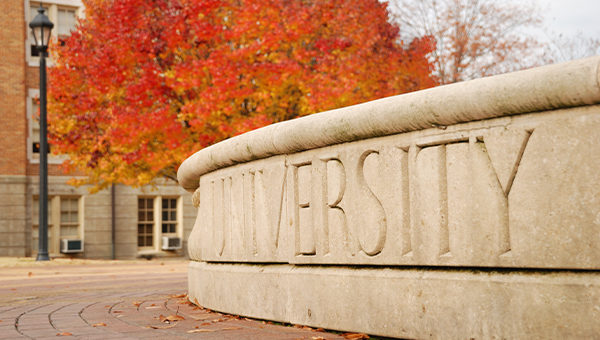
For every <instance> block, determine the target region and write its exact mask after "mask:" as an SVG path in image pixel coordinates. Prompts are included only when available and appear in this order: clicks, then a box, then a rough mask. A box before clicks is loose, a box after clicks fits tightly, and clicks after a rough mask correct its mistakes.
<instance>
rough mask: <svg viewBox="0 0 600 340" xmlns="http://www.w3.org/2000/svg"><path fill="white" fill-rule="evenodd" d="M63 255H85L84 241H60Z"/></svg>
mask: <svg viewBox="0 0 600 340" xmlns="http://www.w3.org/2000/svg"><path fill="white" fill-rule="evenodd" d="M60 252H61V253H63V254H64V253H83V240H67V239H61V240H60Z"/></svg>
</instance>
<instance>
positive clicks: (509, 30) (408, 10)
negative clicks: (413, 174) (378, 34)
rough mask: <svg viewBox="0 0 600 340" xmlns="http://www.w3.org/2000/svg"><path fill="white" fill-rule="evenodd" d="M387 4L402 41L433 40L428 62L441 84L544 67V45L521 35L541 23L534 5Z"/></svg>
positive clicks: (445, 0) (470, 0)
mask: <svg viewBox="0 0 600 340" xmlns="http://www.w3.org/2000/svg"><path fill="white" fill-rule="evenodd" d="M389 5H390V7H391V11H392V13H393V15H394V18H395V21H396V22H397V23H399V24H400V27H401V28H402V33H403V37H404V38H406V39H410V38H411V37H420V36H424V35H427V36H432V37H434V38H435V39H436V48H435V50H434V51H433V53H432V54H431V56H430V57H431V62H432V63H433V64H434V66H435V72H434V74H435V75H436V76H437V78H438V79H439V82H440V83H441V84H448V83H454V82H458V81H463V80H469V79H474V78H480V77H485V76H490V75H497V74H501V73H506V72H511V71H516V70H520V69H524V68H530V67H534V66H541V65H544V64H546V63H548V62H549V60H548V58H544V57H543V53H544V48H545V46H544V44H541V43H540V42H538V41H537V39H535V38H534V37H533V36H531V35H528V34H527V32H526V31H525V29H527V28H533V27H540V26H541V24H542V22H543V17H542V15H541V13H542V12H541V11H540V8H539V7H538V6H537V3H536V2H535V1H534V0H524V1H518V2H517V1H514V0H504V1H497V0H389Z"/></svg>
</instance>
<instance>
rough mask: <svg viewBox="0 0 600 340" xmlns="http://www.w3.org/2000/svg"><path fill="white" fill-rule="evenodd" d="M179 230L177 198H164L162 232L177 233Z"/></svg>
mask: <svg viewBox="0 0 600 340" xmlns="http://www.w3.org/2000/svg"><path fill="white" fill-rule="evenodd" d="M176 232H177V199H176V198H163V199H162V233H163V234H175V233H176Z"/></svg>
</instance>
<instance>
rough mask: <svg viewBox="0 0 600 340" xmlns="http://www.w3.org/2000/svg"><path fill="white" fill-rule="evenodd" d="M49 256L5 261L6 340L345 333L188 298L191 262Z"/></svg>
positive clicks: (2, 324)
mask: <svg viewBox="0 0 600 340" xmlns="http://www.w3.org/2000/svg"><path fill="white" fill-rule="evenodd" d="M52 262H53V263H25V264H23V263H17V264H15V263H9V264H6V263H3V262H2V261H0V338H1V339H40V340H42V339H57V338H61V337H68V338H79V339H147V338H154V339H189V338H200V339H307V340H310V339H343V337H342V336H340V335H337V334H333V333H325V332H317V331H315V330H310V329H301V328H295V327H286V326H282V325H275V324H270V323H267V322H264V321H260V320H251V319H246V318H243V317H242V318H240V317H238V316H229V315H224V314H220V313H217V312H211V311H209V310H205V309H202V308H198V307H196V306H194V305H192V304H189V303H188V302H187V299H186V298H185V296H184V295H185V294H186V292H187V264H188V262H183V261H164V262H160V261H144V262H142V261H138V262H126V263H119V262H112V261H83V262H84V263H83V264H71V263H70V262H69V261H65V260H61V261H52ZM75 262H77V261H75ZM165 318H170V319H171V320H173V321H169V320H166V321H165Z"/></svg>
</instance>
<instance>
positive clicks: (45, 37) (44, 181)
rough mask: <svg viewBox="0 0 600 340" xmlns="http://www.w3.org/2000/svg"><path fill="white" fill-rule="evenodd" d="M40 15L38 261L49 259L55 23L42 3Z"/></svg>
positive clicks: (35, 26)
mask: <svg viewBox="0 0 600 340" xmlns="http://www.w3.org/2000/svg"><path fill="white" fill-rule="evenodd" d="M38 13H39V14H38V15H36V16H35V18H34V19H33V20H32V21H31V23H29V27H31V30H32V31H33V38H34V39H35V46H36V47H37V50H38V51H39V52H40V199H39V201H40V214H39V215H40V222H39V229H38V230H39V232H40V236H39V240H40V245H39V247H38V254H37V259H36V261H49V260H50V257H49V256H48V137H47V134H48V133H47V123H46V53H47V52H48V42H49V41H50V31H52V28H53V27H54V24H53V23H52V22H51V21H50V19H48V17H47V16H46V15H44V8H43V7H42V5H41V4H40V8H38Z"/></svg>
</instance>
